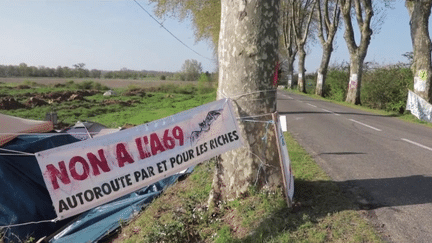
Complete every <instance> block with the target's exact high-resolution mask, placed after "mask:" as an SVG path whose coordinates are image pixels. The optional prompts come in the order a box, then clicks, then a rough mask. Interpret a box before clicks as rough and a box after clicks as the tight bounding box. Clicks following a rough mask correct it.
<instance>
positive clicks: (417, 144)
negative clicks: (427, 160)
mask: <svg viewBox="0 0 432 243" xmlns="http://www.w3.org/2000/svg"><path fill="white" fill-rule="evenodd" d="M401 139H402V140H403V141H405V142H408V143H410V144H414V145H416V146H419V147H420V148H424V149H427V150H429V151H432V148H429V147H427V146H424V145H423V144H419V143H416V142H414V141H411V140H408V139H406V138H401Z"/></svg>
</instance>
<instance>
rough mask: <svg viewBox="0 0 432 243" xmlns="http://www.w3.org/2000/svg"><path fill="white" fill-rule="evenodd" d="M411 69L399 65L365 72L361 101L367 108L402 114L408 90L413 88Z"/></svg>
mask: <svg viewBox="0 0 432 243" xmlns="http://www.w3.org/2000/svg"><path fill="white" fill-rule="evenodd" d="M412 80H413V74H412V71H411V69H409V68H407V67H402V66H400V65H393V66H387V67H379V68H376V69H374V70H371V71H368V72H365V73H364V74H363V79H362V90H361V100H362V103H363V104H364V105H366V106H368V107H371V108H375V109H383V110H386V111H396V112H399V113H403V112H404V111H405V107H406V99H407V95H408V89H412V88H413V87H412V86H413V82H412Z"/></svg>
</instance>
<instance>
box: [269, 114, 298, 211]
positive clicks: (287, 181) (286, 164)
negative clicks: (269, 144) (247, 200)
mask: <svg viewBox="0 0 432 243" xmlns="http://www.w3.org/2000/svg"><path fill="white" fill-rule="evenodd" d="M272 116H273V122H274V124H275V126H274V127H275V133H276V136H277V139H276V145H277V147H278V150H279V159H280V162H281V170H282V177H283V182H284V187H285V194H286V197H287V205H288V207H291V206H292V202H293V197H294V176H293V174H292V170H291V161H290V158H289V154H288V148H287V145H286V142H285V138H284V135H283V130H282V125H281V120H280V116H279V115H278V114H277V112H276V113H273V114H272ZM284 120H285V119H284ZM284 126H286V124H285V125H284Z"/></svg>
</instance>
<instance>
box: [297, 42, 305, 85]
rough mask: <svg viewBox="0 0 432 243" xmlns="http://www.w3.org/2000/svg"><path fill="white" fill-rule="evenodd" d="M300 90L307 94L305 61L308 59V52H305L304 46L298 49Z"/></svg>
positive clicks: (298, 83) (298, 82)
mask: <svg viewBox="0 0 432 243" xmlns="http://www.w3.org/2000/svg"><path fill="white" fill-rule="evenodd" d="M298 49H299V50H298V56H299V59H298V81H297V85H298V90H299V91H300V92H303V93H306V83H305V73H306V71H305V59H306V51H305V50H304V46H299V47H298Z"/></svg>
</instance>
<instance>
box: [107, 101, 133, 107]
mask: <svg viewBox="0 0 432 243" xmlns="http://www.w3.org/2000/svg"><path fill="white" fill-rule="evenodd" d="M135 103H140V102H139V101H136V100H128V101H121V100H104V101H102V103H101V104H102V105H116V104H120V105H122V106H131V105H133V104H135Z"/></svg>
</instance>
